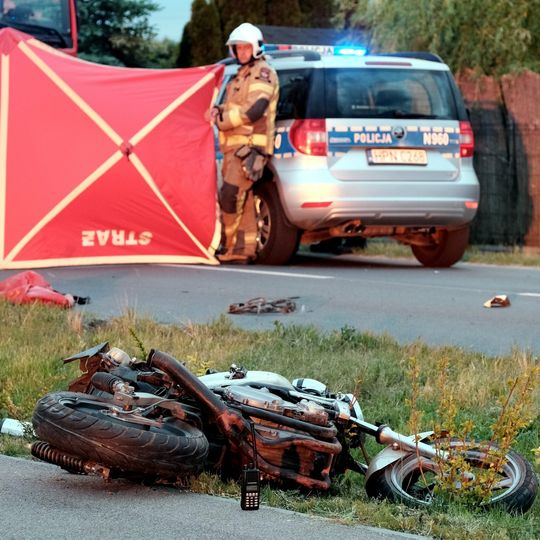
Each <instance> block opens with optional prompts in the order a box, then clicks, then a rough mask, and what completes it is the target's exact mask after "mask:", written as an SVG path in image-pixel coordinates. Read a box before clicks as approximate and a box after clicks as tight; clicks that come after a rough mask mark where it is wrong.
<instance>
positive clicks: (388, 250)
mask: <svg viewBox="0 0 540 540" xmlns="http://www.w3.org/2000/svg"><path fill="white" fill-rule="evenodd" d="M354 251H355V253H356V254H358V255H362V256H366V257H392V258H401V259H413V260H416V259H414V255H413V254H412V252H411V248H410V247H409V246H405V245H403V244H400V243H399V242H397V241H395V240H392V239H387V238H384V239H372V240H368V242H367V246H366V248H365V249H358V248H355V250H354ZM461 260H462V262H470V263H478V264H492V265H497V266H530V267H538V266H540V254H539V253H535V252H532V251H527V250H524V249H522V248H518V247H514V248H512V247H508V248H505V249H503V248H499V249H493V250H492V249H487V248H483V247H479V246H469V247H468V248H467V250H466V251H465V254H464V255H463V258H462V259H461Z"/></svg>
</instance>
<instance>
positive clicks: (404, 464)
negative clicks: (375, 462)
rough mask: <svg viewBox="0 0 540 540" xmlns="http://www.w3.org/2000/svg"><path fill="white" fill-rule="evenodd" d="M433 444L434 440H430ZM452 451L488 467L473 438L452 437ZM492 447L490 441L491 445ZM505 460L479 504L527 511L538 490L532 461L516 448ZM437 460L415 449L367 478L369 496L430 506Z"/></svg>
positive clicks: (468, 460) (472, 465) (512, 511)
mask: <svg viewBox="0 0 540 540" xmlns="http://www.w3.org/2000/svg"><path fill="white" fill-rule="evenodd" d="M432 444H435V443H432ZM451 446H452V448H453V450H452V451H459V453H460V454H462V455H463V456H464V458H465V460H466V461H467V463H469V465H470V466H471V470H472V471H473V472H474V469H475V468H476V469H477V470H478V469H480V468H487V467H489V465H488V463H487V462H486V459H485V453H484V452H482V450H481V447H480V445H478V443H474V442H472V441H458V440H456V441H451ZM491 446H492V447H493V445H491ZM506 459H507V462H506V464H505V465H504V467H503V470H502V471H501V473H500V475H499V478H498V479H497V481H496V483H495V484H494V486H493V490H492V492H491V495H490V497H489V498H488V499H487V500H485V501H484V502H482V503H480V505H481V507H482V508H486V509H489V508H500V509H502V510H505V511H507V512H510V513H512V514H522V513H524V512H526V511H527V510H528V509H529V508H530V507H531V506H532V505H533V503H534V500H535V498H536V495H537V492H538V479H537V477H536V473H535V472H534V470H533V468H532V466H531V464H530V463H529V462H528V461H527V460H525V459H524V458H523V457H522V456H521V455H519V454H518V453H517V452H514V451H510V452H508V454H507V455H506ZM439 468H440V466H439V464H438V463H436V462H435V461H434V460H430V459H428V458H424V457H419V456H417V455H416V454H415V453H413V454H409V455H407V456H406V457H404V458H403V459H400V460H399V461H396V462H394V463H391V464H390V465H388V466H387V467H385V468H384V469H381V470H379V471H376V472H375V473H373V474H372V475H371V476H370V477H369V478H368V479H367V481H366V492H367V494H368V495H369V496H370V497H374V498H378V499H388V500H391V501H395V502H401V503H404V504H407V505H408V506H417V507H418V506H429V505H430V504H431V503H432V502H433V500H434V497H436V494H435V493H434V487H435V485H436V482H435V480H436V478H435V477H436V476H437V475H438V474H439Z"/></svg>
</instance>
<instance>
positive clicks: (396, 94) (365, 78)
mask: <svg viewBox="0 0 540 540" xmlns="http://www.w3.org/2000/svg"><path fill="white" fill-rule="evenodd" d="M327 49H331V50H329V51H328V50H326V51H324V52H326V53H328V52H331V53H332V54H321V52H319V51H316V50H307V48H303V47H298V48H294V46H293V47H291V46H289V47H277V48H275V47H274V48H273V50H272V48H270V47H267V52H266V58H267V60H268V61H269V63H271V65H272V66H273V67H274V69H275V70H276V71H277V73H278V76H279V81H280V98H279V104H278V109H277V118H276V138H275V149H274V156H273V158H272V159H271V160H270V162H269V164H268V167H267V170H266V172H265V175H264V176H263V178H262V180H260V181H259V182H257V183H256V185H255V186H254V189H255V195H256V204H257V214H258V224H259V234H258V242H259V254H258V258H257V262H259V263H261V264H284V263H286V262H287V261H288V260H289V259H290V258H291V257H292V256H293V255H294V253H295V252H296V251H297V249H298V246H299V244H300V243H308V244H309V243H315V242H319V241H321V240H326V239H329V238H348V237H363V238H373V237H392V238H395V239H396V240H398V241H399V242H401V243H403V244H406V245H409V246H411V250H412V253H413V254H414V256H415V257H416V258H417V260H418V261H419V262H420V263H422V264H423V265H425V266H430V267H448V266H451V265H453V264H454V263H456V262H457V261H459V260H460V259H461V257H462V255H463V253H464V251H465V248H466V246H467V244H468V239H469V225H470V223H471V221H472V219H473V218H474V216H475V213H476V211H477V208H478V200H479V183H478V179H477V177H476V174H475V172H474V169H473V164H472V161H473V152H474V138H473V132H472V129H471V125H470V123H469V119H468V115H467V111H466V109H465V106H464V103H463V99H462V96H461V95H460V92H459V90H458V88H457V85H456V83H455V81H454V79H453V77H452V74H451V72H450V70H449V68H448V66H447V65H445V64H444V63H443V62H442V61H441V59H440V58H439V57H437V56H435V55H432V54H429V53H393V54H390V55H372V56H370V55H363V53H365V51H362V50H358V49H347V50H344V49H343V48H342V49H338V48H327ZM236 69H237V66H235V65H229V66H227V67H226V70H225V81H224V83H225V84H226V83H227V82H228V81H229V80H230V77H232V76H233V75H234V73H235V71H236Z"/></svg>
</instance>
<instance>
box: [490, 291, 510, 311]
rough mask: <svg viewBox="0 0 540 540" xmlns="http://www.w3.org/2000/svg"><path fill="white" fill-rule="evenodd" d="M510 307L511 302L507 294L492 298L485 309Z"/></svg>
mask: <svg viewBox="0 0 540 540" xmlns="http://www.w3.org/2000/svg"><path fill="white" fill-rule="evenodd" d="M509 305H510V300H509V298H508V296H507V295H506V294H499V295H497V296H494V297H493V298H490V299H489V300H488V301H487V302H484V307H486V308H492V307H507V306H509Z"/></svg>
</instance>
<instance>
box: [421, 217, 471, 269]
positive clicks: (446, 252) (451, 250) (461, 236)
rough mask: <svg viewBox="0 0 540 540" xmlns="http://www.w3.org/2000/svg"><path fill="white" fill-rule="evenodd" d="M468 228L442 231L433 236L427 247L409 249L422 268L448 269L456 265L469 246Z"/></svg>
mask: <svg viewBox="0 0 540 540" xmlns="http://www.w3.org/2000/svg"><path fill="white" fill-rule="evenodd" d="M469 234H470V229H469V227H463V228H461V229H457V230H454V231H448V230H445V229H442V230H440V231H437V233H435V234H434V235H433V243H432V244H431V245H428V246H418V245H412V246H411V249H412V252H413V254H414V256H415V257H416V259H417V260H418V262H420V263H422V264H423V265H424V266H428V267H431V268H448V267H449V266H452V265H453V264H456V263H457V262H458V261H459V260H460V259H461V258H462V257H463V254H464V253H465V249H466V248H467V246H468V245H469Z"/></svg>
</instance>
